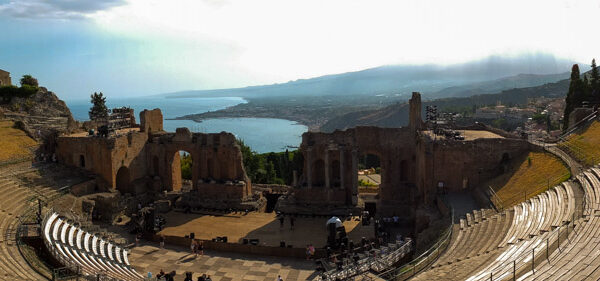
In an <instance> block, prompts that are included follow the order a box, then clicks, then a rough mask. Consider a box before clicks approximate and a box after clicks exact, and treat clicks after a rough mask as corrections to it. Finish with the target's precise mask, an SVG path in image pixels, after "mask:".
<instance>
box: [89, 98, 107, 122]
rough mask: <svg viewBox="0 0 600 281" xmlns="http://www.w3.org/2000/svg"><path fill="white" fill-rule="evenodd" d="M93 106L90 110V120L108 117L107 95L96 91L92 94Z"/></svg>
mask: <svg viewBox="0 0 600 281" xmlns="http://www.w3.org/2000/svg"><path fill="white" fill-rule="evenodd" d="M90 98H91V103H92V108H91V109H90V111H89V116H90V120H98V119H106V118H108V113H109V112H108V108H107V107H106V97H104V95H103V94H102V92H100V93H96V92H94V93H93V94H92V95H91V96H90Z"/></svg>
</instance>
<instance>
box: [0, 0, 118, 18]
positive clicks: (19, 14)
mask: <svg viewBox="0 0 600 281" xmlns="http://www.w3.org/2000/svg"><path fill="white" fill-rule="evenodd" d="M123 4H125V1H124V0H102V1H99V0H19V1H10V2H8V3H4V4H0V15H4V16H7V17H13V18H29V19H61V20H70V19H81V18H85V17H87V16H89V15H92V14H94V13H96V12H98V11H102V10H106V9H110V8H112V7H115V6H119V5H123Z"/></svg>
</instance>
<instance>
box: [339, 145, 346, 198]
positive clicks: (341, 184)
mask: <svg viewBox="0 0 600 281" xmlns="http://www.w3.org/2000/svg"><path fill="white" fill-rule="evenodd" d="M345 154H346V153H345V151H344V148H343V147H340V189H344V188H345V187H346V186H345V185H344V178H345V175H346V174H345V170H344V164H345V161H346V157H345Z"/></svg>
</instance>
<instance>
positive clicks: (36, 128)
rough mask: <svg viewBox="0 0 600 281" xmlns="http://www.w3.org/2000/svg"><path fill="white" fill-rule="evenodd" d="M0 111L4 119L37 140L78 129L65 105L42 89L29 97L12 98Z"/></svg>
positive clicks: (54, 95) (49, 92) (0, 106)
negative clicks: (14, 123)
mask: <svg viewBox="0 0 600 281" xmlns="http://www.w3.org/2000/svg"><path fill="white" fill-rule="evenodd" d="M0 111H2V113H3V115H4V118H6V119H9V120H13V121H15V122H17V124H18V126H19V127H21V129H22V130H24V131H25V132H26V133H27V134H28V135H30V136H31V137H32V138H35V139H37V140H41V139H44V138H45V136H47V135H50V134H67V133H71V132H73V131H75V130H77V127H78V124H77V122H76V121H75V120H74V119H73V116H72V115H71V111H70V110H69V108H68V107H67V105H66V103H65V102H64V101H62V100H60V99H59V98H58V97H57V96H56V94H54V93H53V92H51V91H48V90H47V89H46V88H44V87H40V88H39V89H38V91H37V92H36V93H35V94H33V95H31V96H30V97H27V98H22V97H14V98H12V99H11V100H10V102H9V103H6V104H1V105H0Z"/></svg>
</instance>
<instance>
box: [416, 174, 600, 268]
mask: <svg viewBox="0 0 600 281" xmlns="http://www.w3.org/2000/svg"><path fill="white" fill-rule="evenodd" d="M598 172H600V170H598ZM581 193H582V192H581V191H579V190H578V187H577V186H576V185H575V184H573V183H571V182H566V183H563V184H561V185H558V186H556V187H553V188H552V189H549V190H547V191H546V192H544V193H542V194H539V195H537V196H535V197H532V198H530V199H529V200H527V201H525V202H522V203H521V204H517V205H515V206H513V207H512V208H510V209H507V210H505V211H504V212H502V213H499V214H495V215H491V216H490V215H487V216H484V215H483V214H484V213H482V212H480V211H475V212H474V213H473V214H468V215H467V216H466V218H465V219H461V220H460V222H459V225H460V230H457V231H455V233H454V234H453V237H452V241H451V242H450V245H449V246H448V248H447V249H446V251H445V253H444V254H442V255H441V256H440V258H439V259H438V260H437V261H436V262H435V263H434V264H433V266H432V267H431V268H430V269H429V270H427V271H425V272H422V273H420V274H419V275H417V276H416V278H415V279H416V280H435V279H445V280H461V279H462V280H464V279H466V280H490V273H493V274H494V277H493V280H508V279H509V277H510V278H512V266H509V265H512V264H513V261H515V260H516V265H517V267H518V268H520V267H522V266H523V265H526V264H527V263H529V264H531V263H530V262H531V252H532V251H534V252H541V251H545V250H546V243H547V242H548V241H550V239H556V237H557V234H558V232H559V231H560V230H561V229H563V230H564V227H562V226H564V225H565V224H566V223H568V222H570V221H571V220H572V219H573V217H574V213H575V211H576V210H577V201H576V197H577V196H578V195H580V194H581ZM584 193H585V195H586V196H588V197H589V198H588V200H589V201H590V202H591V203H593V204H595V203H596V202H597V201H596V198H600V196H599V197H596V193H595V192H594V190H593V189H592V188H591V187H590V186H586V187H584ZM484 218H485V219H484ZM561 227H562V228H561ZM456 228H459V227H456ZM579 229H581V227H580V228H579ZM575 230H578V228H576V229H575ZM563 232H564V231H563ZM599 234H600V233H599ZM599 236H600V235H599ZM553 237H554V238H553ZM553 241H555V240H553ZM557 252H559V251H556V252H554V253H555V254H556V253H557ZM598 252H599V253H600V248H599V249H598ZM536 262H537V260H536ZM599 262H600V259H599ZM598 271H599V273H600V269H599V270H598ZM563 280H564V279H563Z"/></svg>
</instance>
